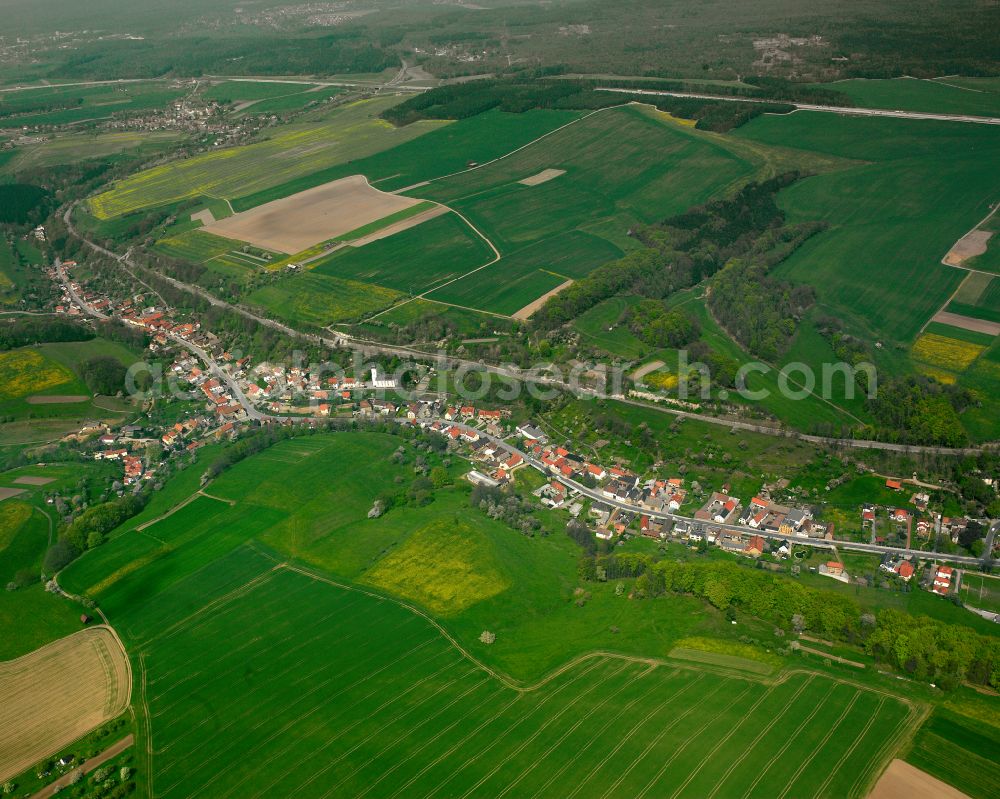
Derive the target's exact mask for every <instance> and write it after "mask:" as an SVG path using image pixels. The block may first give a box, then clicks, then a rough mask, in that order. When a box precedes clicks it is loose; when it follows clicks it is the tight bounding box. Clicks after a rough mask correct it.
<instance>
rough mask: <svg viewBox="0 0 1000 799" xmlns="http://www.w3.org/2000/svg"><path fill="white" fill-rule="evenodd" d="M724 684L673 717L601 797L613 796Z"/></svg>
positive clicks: (688, 686)
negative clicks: (696, 703) (669, 736)
mask: <svg viewBox="0 0 1000 799" xmlns="http://www.w3.org/2000/svg"><path fill="white" fill-rule="evenodd" d="M702 679H703V676H702V675H698V676H697V677H696V678H695V679H694V680H692V681H691V682H690V683H688V684H687V685H686V686H684V688H682V689H681V690H680V691H678V692H677V693H676V694H674V697H673V698H674V699H677V698H678V697H680V696H681V695H683V694H684V692H685V691H687V690H688V689H689V688H693V687H694V686H696V685H698V684H699V683H700V682H701V681H702ZM723 685H724V683H723V682H722V681H721V680H719V681H718V682H717V683H716V685H715V688H714V689H712V690H711V691H709V692H708V694H707V695H705V696H701V697H699V698H698V701H699V704H698V705H691V707H689V708H688V709H687V710H685V711H684V712H683V713H681V714H680V715H679V716H676V717H675V718H674V719H673V721H671V723H670V724H668V725H667V726H665V727H664V728H663V729H662V730H660V732H659V733H658V734H657V735H656V737H654V738H653V740H651V741H650V742H649V743H648V744H646V748H645V749H643V750H642V751H641V752H640V753H639V754H638V755H637V756H636V757H635V758H633V760H632V762H631V763H629V766H628V768H626V769H625V770H624V771H622V772H621V774H619V775H618V779H617V780H615V781H614V783H612V784H611V786H610V787H609V788H608V789H607V790H606V791H605V792H604V793H603V794H601V799H608V797H609V796H611V795H612V794H613V793H614V792H615V790H617V788H618V786H619V785H621V784H622V783H623V782H624V781H625V779H626V778H627V777H628V775H629V774H631V773H632V769H634V768H635V767H636V766H637V765H639V763H640V762H641V761H642V760H644V759H645V758H646V756H647V755H648V754H649V753H650V752H652V751H653V749H654V748H655V747H656V746H657V745H658V744H659V743H660V741H662V740H663V738H664V736H665V735H666V734H667V733H668V732H672V731H673V730H675V729H676V728H677V725H678V724H680V722H682V721H683V720H684V719H686V718H687V717H688V716H690V715H691V714H692V713H694V711H695V710H698V709H699V705H700V703H701V702H703V701H705V700H706V699H709V698H711V697H713V696H715V695H716V694H717V693H718V692H719V691H721V690H722V686H723Z"/></svg>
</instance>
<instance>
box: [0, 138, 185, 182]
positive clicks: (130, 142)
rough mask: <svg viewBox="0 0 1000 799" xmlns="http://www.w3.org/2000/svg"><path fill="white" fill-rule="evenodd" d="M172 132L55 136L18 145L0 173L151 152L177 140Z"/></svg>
mask: <svg viewBox="0 0 1000 799" xmlns="http://www.w3.org/2000/svg"><path fill="white" fill-rule="evenodd" d="M179 138H180V137H179V136H178V134H176V133H174V132H172V131H150V132H133V131H128V132H116V133H72V134H65V135H60V136H56V137H54V138H52V139H49V140H48V141H45V142H44V143H42V144H33V145H27V146H24V147H18V148H16V149H14V150H11V151H9V152H10V159H9V160H7V161H6V162H4V163H3V164H2V166H0V174H14V173H16V172H21V171H24V170H28V169H34V168H46V167H53V166H59V165H62V164H72V163H76V162H78V161H83V160H86V159H89V158H105V159H109V160H114V157H115V156H119V155H122V154H133V155H152V154H155V153H157V152H161V151H163V150H165V149H167V148H168V147H170V146H171V145H172V144H174V143H175V142H177V141H178V139H179Z"/></svg>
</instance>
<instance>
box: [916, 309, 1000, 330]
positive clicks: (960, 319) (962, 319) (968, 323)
mask: <svg viewBox="0 0 1000 799" xmlns="http://www.w3.org/2000/svg"><path fill="white" fill-rule="evenodd" d="M931 321H932V322H940V323H941V324H943V325H951V326H952V327H960V328H962V329H963V330H972V331H974V332H976V333H986V334H987V335H988V336H1000V323H997V322H990V321H989V320H987V319H973V318H972V317H971V316H962V315H961V314H957V313H951V312H950V311H938V313H937V314H936V315H935V316H934V318H933V319H932V320H931Z"/></svg>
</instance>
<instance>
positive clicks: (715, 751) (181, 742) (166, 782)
mask: <svg viewBox="0 0 1000 799" xmlns="http://www.w3.org/2000/svg"><path fill="white" fill-rule="evenodd" d="M216 579H217V578H216V577H214V576H213V577H211V582H212V591H220V590H221V591H225V590H226V589H228V588H229V586H228V585H226V586H224V587H220V586H217V585H216V583H215V580H216ZM187 590H188V592H192V591H194V592H195V593H200V595H201V596H203V597H204V598H205V600H206V601H207V600H208V599H209V596H210V595H211V594H212V591H209V592H208V594H206V593H201V592H199V590H198V587H197V586H196V585H188V586H187ZM142 648H143V653H144V658H143V659H144V662H145V666H146V669H147V674H146V680H147V683H146V696H145V702H146V706H147V707H148V712H149V714H150V725H151V731H152V745H153V755H152V763H153V772H154V790H155V793H156V794H157V795H159V796H165V797H188V796H195V795H205V794H206V793H211V794H212V795H213V796H216V797H220V799H224V797H233V796H240V797H260V796H267V795H274V794H282V795H294V796H318V797H319V796H347V795H349V796H353V797H363V796H369V797H392V796H396V797H399V796H406V797H422V796H454V797H472V796H484V797H485V796H489V797H502V796H526V795H532V796H552V797H560V799H562V798H563V797H576V796H579V797H596V796H608V797H612V796H621V797H652V796H671V797H714V796H720V797H721V796H731V795H733V794H734V793H736V794H739V795H747V796H767V797H777V796H790V797H791V796H794V797H799V796H803V797H813V796H817V797H818V796H836V797H848V796H858V795H861V793H862V791H863V790H864V788H865V787H866V786H867V784H868V782H869V781H870V779H871V777H872V776H873V773H874V771H875V769H876V768H877V767H878V766H879V765H881V763H882V761H883V759H884V757H885V756H886V755H887V754H888V750H889V749H890V748H891V747H892V746H893V745H894V744H895V743H896V740H897V736H898V735H899V734H900V732H901V731H902V730H903V728H904V727H905V725H906V723H907V721H908V719H909V714H908V709H907V708H906V706H905V705H903V704H902V703H900V702H898V701H896V700H893V699H888V698H885V697H882V696H880V695H878V694H875V693H872V692H868V691H865V690H863V689H860V688H857V687H854V686H852V685H847V684H842V683H838V682H836V681H833V680H830V679H828V678H825V677H821V676H817V675H810V674H806V673H793V674H789V675H786V676H785V678H784V679H781V680H779V681H777V682H773V683H768V682H760V681H757V680H755V679H750V678H741V677H735V676H722V675H721V674H715V673H712V672H711V671H700V670H698V669H697V668H695V669H692V668H683V667H681V664H678V667H677V668H673V667H670V666H669V665H658V666H653V665H651V664H650V663H648V662H645V661H632V660H628V659H619V658H615V657H603V656H601V657H592V658H584V659H582V660H581V661H579V662H577V663H575V664H574V665H572V666H570V667H569V668H566V669H564V670H561V671H559V672H557V673H556V674H555V675H553V676H552V677H551V678H550V679H548V680H546V681H543V683H542V684H540V685H538V686H537V687H534V688H533V689H530V690H515V689H514V688H511V687H509V686H507V685H505V684H504V683H502V682H500V681H498V680H497V679H495V678H494V677H493V676H491V675H490V674H489V673H487V672H486V671H484V670H483V669H482V668H480V667H479V666H477V665H476V664H475V663H474V662H472V661H470V660H469V659H467V658H466V657H465V656H464V655H463V654H462V652H461V651H459V650H458V649H456V648H454V647H453V646H452V645H451V644H450V643H449V642H448V641H447V640H446V639H444V638H443V637H441V636H440V635H439V634H438V632H437V631H436V630H435V629H434V628H433V627H431V626H430V625H429V624H428V623H427V622H426V621H425V620H424V619H423V618H421V617H420V616H418V615H415V614H413V613H412V612H410V611H409V610H407V609H405V608H403V607H400V606H399V605H397V604H395V603H394V602H391V601H387V600H383V599H381V598H378V597H374V596H369V595H366V594H363V593H361V592H357V591H352V590H346V589H343V588H339V587H336V586H333V585H330V584H326V583H324V582H322V581H321V580H318V579H314V578H312V577H310V576H308V575H304V574H301V573H297V572H295V571H292V570H288V569H283V568H282V569H277V570H273V571H268V572H266V573H265V574H264V576H262V577H260V578H259V579H257V580H255V581H254V582H252V583H251V584H250V585H248V586H247V587H246V589H245V590H242V591H240V590H237V591H228V593H224V594H221V595H218V596H214V597H213V599H212V604H211V607H210V612H204V613H195V614H194V615H191V616H190V617H189V618H187V619H180V620H178V621H177V623H175V624H174V625H173V626H169V627H167V628H165V629H164V630H163V631H162V632H161V633H160V634H159V635H157V634H155V633H154V635H153V637H151V638H149V639H147V640H146V641H145V643H143V645H142ZM205 697H211V709H210V710H209V711H207V709H206V706H205V704H204V698H205ZM208 740H211V742H212V745H211V746H206V745H205V744H206V742H207V741H208Z"/></svg>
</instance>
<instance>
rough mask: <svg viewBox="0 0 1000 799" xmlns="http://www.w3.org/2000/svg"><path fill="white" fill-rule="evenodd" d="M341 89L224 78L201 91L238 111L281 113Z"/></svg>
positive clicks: (315, 85)
mask: <svg viewBox="0 0 1000 799" xmlns="http://www.w3.org/2000/svg"><path fill="white" fill-rule="evenodd" d="M343 91H344V89H343V88H342V87H339V86H322V85H320V84H309V83H303V82H296V83H275V82H270V81H236V80H230V81H223V82H222V83H216V84H214V85H213V86H209V87H208V88H207V89H205V91H204V92H202V97H204V98H205V99H206V100H216V101H218V102H220V103H230V104H232V106H233V110H234V111H235V112H237V113H248V114H280V113H283V112H286V111H299V110H301V109H303V108H305V107H306V106H308V105H310V104H312V103H320V102H324V101H326V100H329V99H330V98H331V97H336V96H337V95H338V94H341V93H342V92H343Z"/></svg>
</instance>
